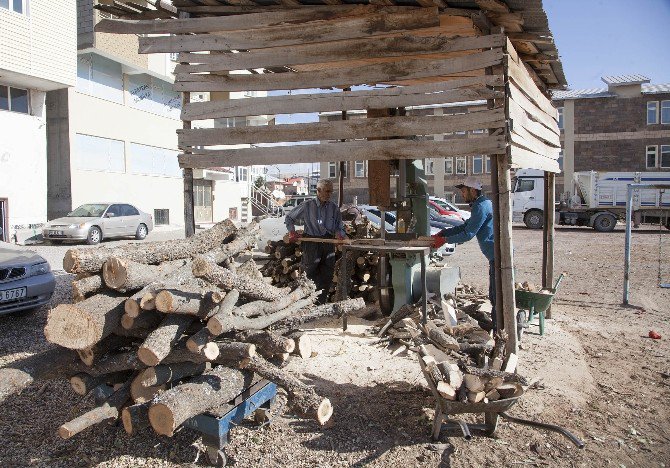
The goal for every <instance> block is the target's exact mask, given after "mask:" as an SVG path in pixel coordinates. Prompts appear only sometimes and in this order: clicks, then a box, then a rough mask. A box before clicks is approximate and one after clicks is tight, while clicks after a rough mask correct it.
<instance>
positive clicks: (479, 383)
mask: <svg viewBox="0 0 670 468" xmlns="http://www.w3.org/2000/svg"><path fill="white" fill-rule="evenodd" d="M463 383H464V384H465V387H466V388H467V389H468V391H470V392H482V391H484V380H483V379H482V378H481V377H479V376H476V375H472V374H465V375H464V376H463ZM469 399H470V398H469V397H468V400H469Z"/></svg>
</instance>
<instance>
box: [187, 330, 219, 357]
mask: <svg viewBox="0 0 670 468" xmlns="http://www.w3.org/2000/svg"><path fill="white" fill-rule="evenodd" d="M212 341H214V335H212V334H211V333H210V331H209V329H208V328H207V327H202V328H201V329H200V330H199V331H197V332H196V333H194V334H193V335H191V336H190V337H189V339H188V340H187V341H186V348H187V349H188V350H189V351H191V352H192V353H200V352H202V351H203V350H204V349H206V347H207V346H208V345H209V344H210V343H211V342H212Z"/></svg>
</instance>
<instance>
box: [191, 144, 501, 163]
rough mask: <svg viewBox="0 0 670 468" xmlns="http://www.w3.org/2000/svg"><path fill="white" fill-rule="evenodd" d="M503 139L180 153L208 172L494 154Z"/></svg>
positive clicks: (276, 147) (499, 148) (324, 145)
mask: <svg viewBox="0 0 670 468" xmlns="http://www.w3.org/2000/svg"><path fill="white" fill-rule="evenodd" d="M505 147H506V144H505V137H504V136H486V137H481V138H471V139H458V140H445V141H413V140H379V141H364V142H360V141H347V142H343V143H340V142H338V143H325V144H320V145H295V146H270V147H261V148H251V149H229V150H198V151H197V153H196V152H194V154H189V155H186V154H180V155H179V165H180V167H191V168H193V169H206V168H210V167H222V166H250V165H254V164H290V163H299V162H330V161H356V160H366V159H367V160H391V159H423V158H425V157H426V155H428V154H429V155H431V157H434V158H445V157H449V156H467V155H474V154H495V153H500V152H503V151H505Z"/></svg>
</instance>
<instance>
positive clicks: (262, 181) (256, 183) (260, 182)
mask: <svg viewBox="0 0 670 468" xmlns="http://www.w3.org/2000/svg"><path fill="white" fill-rule="evenodd" d="M264 185H265V178H264V177H263V176H258V177H256V180H254V186H255V187H256V188H261V187H263V186H264Z"/></svg>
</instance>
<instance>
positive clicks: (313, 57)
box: [175, 34, 505, 73]
mask: <svg viewBox="0 0 670 468" xmlns="http://www.w3.org/2000/svg"><path fill="white" fill-rule="evenodd" d="M504 41H505V36H503V35H502V34H496V35H491V36H480V37H476V36H475V37H463V38H456V39H452V38H448V37H444V36H431V37H419V36H413V35H411V34H405V35H402V36H398V37H370V38H363V39H352V40H348V41H335V42H318V43H313V44H301V45H296V46H292V47H271V48H269V49H254V50H251V51H249V52H244V53H237V54H194V53H189V52H182V53H180V54H179V59H178V60H179V62H188V63H190V64H188V65H187V64H185V63H179V64H178V65H177V66H176V67H175V73H202V72H220V71H230V70H243V69H250V68H269V67H281V66H290V65H304V64H316V63H324V62H343V61H350V60H360V59H371V58H379V57H400V56H404V55H427V54H436V53H440V54H446V53H449V52H457V51H464V50H473V49H488V48H492V47H502V45H503V44H504ZM195 64H197V65H195Z"/></svg>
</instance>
